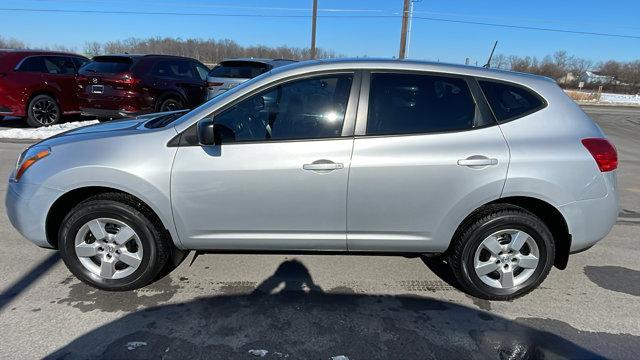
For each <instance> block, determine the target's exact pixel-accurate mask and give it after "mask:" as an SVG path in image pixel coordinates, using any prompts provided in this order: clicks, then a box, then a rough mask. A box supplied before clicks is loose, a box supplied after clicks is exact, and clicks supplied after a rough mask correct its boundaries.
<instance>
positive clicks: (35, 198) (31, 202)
mask: <svg viewBox="0 0 640 360" xmlns="http://www.w3.org/2000/svg"><path fill="white" fill-rule="evenodd" d="M62 194H63V192H62V190H56V189H51V188H48V187H45V186H41V185H35V184H24V183H17V182H13V181H10V182H9V186H8V188H7V197H6V199H5V206H6V209H7V216H8V217H9V221H11V224H12V225H13V227H15V228H16V230H18V232H20V234H22V236H24V237H25V238H27V239H28V240H29V241H31V242H33V243H34V244H36V245H38V246H40V247H45V248H52V247H53V246H52V245H51V244H50V243H49V242H48V241H47V233H46V225H45V224H46V221H47V214H48V211H49V209H50V208H51V206H52V205H53V203H54V202H55V201H56V200H57V199H58V198H59V197H60V196H61V195H62Z"/></svg>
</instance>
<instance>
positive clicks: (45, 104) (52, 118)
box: [27, 95, 62, 127]
mask: <svg viewBox="0 0 640 360" xmlns="http://www.w3.org/2000/svg"><path fill="white" fill-rule="evenodd" d="M61 115H62V113H61V111H60V105H58V103H57V102H56V100H55V99H54V98H52V97H51V96H49V95H38V96H36V97H34V98H33V99H31V101H30V102H29V107H28V108H27V124H28V125H29V126H31V127H40V126H49V125H54V124H57V123H58V122H60V117H61Z"/></svg>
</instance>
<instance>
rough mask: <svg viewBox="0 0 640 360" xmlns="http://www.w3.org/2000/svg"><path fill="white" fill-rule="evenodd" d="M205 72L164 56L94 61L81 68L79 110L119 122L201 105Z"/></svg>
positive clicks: (184, 60) (194, 64)
mask: <svg viewBox="0 0 640 360" xmlns="http://www.w3.org/2000/svg"><path fill="white" fill-rule="evenodd" d="M208 73H209V68H207V67H206V66H205V65H203V64H202V63H200V62H199V61H197V60H194V59H190V58H186V57H179V56H168V55H128V54H125V55H105V56H96V57H94V58H93V60H92V61H91V62H90V63H89V64H87V65H85V66H84V67H83V68H82V69H80V76H79V78H78V85H79V94H78V97H79V101H80V110H81V112H82V114H84V115H91V116H96V117H99V118H111V119H113V118H122V117H127V116H136V115H140V114H144V113H150V112H161V111H172V110H179V109H186V108H191V107H195V106H197V105H200V104H201V103H202V102H204V100H205V82H206V79H207V74H208Z"/></svg>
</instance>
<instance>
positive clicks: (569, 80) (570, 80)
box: [556, 72, 578, 84]
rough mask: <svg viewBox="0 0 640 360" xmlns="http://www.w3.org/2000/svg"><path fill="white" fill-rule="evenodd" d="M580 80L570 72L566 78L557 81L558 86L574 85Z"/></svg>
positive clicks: (562, 77)
mask: <svg viewBox="0 0 640 360" xmlns="http://www.w3.org/2000/svg"><path fill="white" fill-rule="evenodd" d="M577 79H578V78H577V77H576V76H575V75H574V74H573V73H572V72H568V73H566V74H565V75H564V76H561V77H559V78H557V79H556V82H557V83H558V84H573V83H574V82H575V81H576V80H577Z"/></svg>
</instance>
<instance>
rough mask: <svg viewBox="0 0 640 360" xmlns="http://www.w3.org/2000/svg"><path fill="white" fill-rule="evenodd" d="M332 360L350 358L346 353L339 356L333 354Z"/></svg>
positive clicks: (346, 359)
mask: <svg viewBox="0 0 640 360" xmlns="http://www.w3.org/2000/svg"><path fill="white" fill-rule="evenodd" d="M331 360H349V358H348V357H346V356H344V355H338V356H332V357H331Z"/></svg>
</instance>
